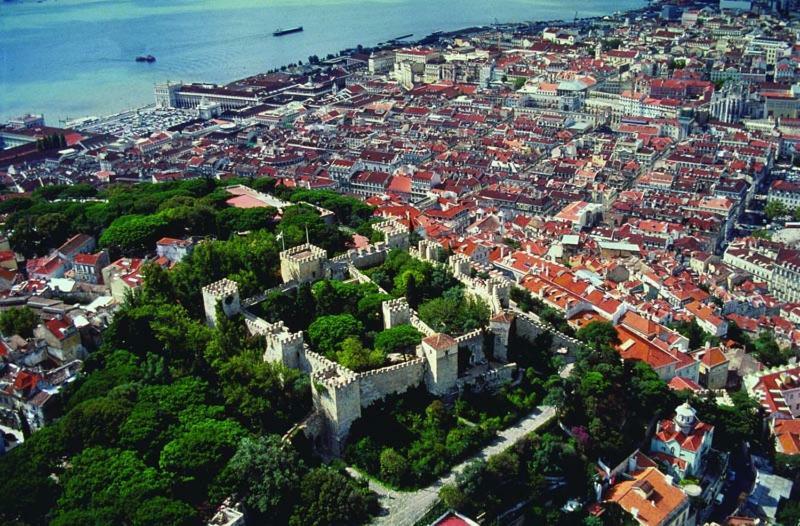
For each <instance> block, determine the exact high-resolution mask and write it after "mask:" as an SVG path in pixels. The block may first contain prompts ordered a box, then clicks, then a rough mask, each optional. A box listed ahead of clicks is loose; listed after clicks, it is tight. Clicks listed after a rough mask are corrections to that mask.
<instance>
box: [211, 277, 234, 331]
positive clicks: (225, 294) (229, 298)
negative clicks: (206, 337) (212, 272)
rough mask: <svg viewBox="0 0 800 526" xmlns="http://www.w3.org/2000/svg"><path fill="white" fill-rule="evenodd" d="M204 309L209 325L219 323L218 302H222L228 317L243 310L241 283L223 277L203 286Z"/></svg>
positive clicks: (223, 309)
mask: <svg viewBox="0 0 800 526" xmlns="http://www.w3.org/2000/svg"><path fill="white" fill-rule="evenodd" d="M202 292H203V309H204V311H205V313H206V323H207V324H208V325H209V327H214V326H216V324H217V303H219V302H221V303H222V311H223V312H224V313H225V315H226V316H227V317H229V318H230V317H231V316H235V315H237V314H239V312H240V311H241V305H240V303H239V284H238V283H236V282H235V281H232V280H229V279H227V278H223V279H221V280H219V281H215V282H214V283H211V284H210V285H206V286H205V287H203V290H202Z"/></svg>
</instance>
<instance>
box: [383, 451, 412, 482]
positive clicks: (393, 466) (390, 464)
mask: <svg viewBox="0 0 800 526" xmlns="http://www.w3.org/2000/svg"><path fill="white" fill-rule="evenodd" d="M380 466H381V478H382V479H384V480H386V481H387V482H390V483H392V484H395V485H398V486H402V485H403V484H405V482H406V477H407V474H408V460H407V459H406V458H405V457H404V456H403V455H401V454H400V453H398V452H397V451H395V450H394V449H393V448H390V447H387V448H385V449H384V450H383V451H381V457H380Z"/></svg>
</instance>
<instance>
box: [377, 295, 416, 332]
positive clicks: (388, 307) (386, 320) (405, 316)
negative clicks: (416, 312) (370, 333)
mask: <svg viewBox="0 0 800 526" xmlns="http://www.w3.org/2000/svg"><path fill="white" fill-rule="evenodd" d="M381 310H382V311H383V328H384V329H391V328H392V327H397V326H398V325H407V324H409V323H411V307H409V305H408V302H407V301H406V299H405V298H397V299H394V300H388V301H384V302H383V303H382V304H381Z"/></svg>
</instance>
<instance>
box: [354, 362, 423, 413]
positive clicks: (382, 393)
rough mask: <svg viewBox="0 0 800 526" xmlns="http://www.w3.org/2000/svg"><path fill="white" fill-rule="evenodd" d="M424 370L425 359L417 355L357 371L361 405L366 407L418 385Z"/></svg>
mask: <svg viewBox="0 0 800 526" xmlns="http://www.w3.org/2000/svg"><path fill="white" fill-rule="evenodd" d="M424 372H425V360H424V359H423V358H419V357H417V358H412V359H411V360H409V361H407V362H403V363H401V364H397V365H390V366H388V367H383V368H381V369H374V370H372V371H366V372H363V373H359V374H358V375H357V378H358V384H359V389H360V395H361V407H368V406H369V405H371V404H372V403H373V402H375V401H377V400H383V399H384V398H386V396H388V395H391V394H399V393H404V392H406V391H408V390H409V389H410V388H412V387H416V386H418V385H419V384H420V383H421V382H422V378H423V374H424Z"/></svg>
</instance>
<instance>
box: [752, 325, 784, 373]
mask: <svg viewBox="0 0 800 526" xmlns="http://www.w3.org/2000/svg"><path fill="white" fill-rule="evenodd" d="M753 347H754V353H755V355H756V356H757V357H758V360H759V361H760V362H761V363H763V364H764V365H766V366H767V367H774V366H776V365H784V364H786V363H787V362H788V361H789V355H788V353H785V352H783V351H782V350H781V348H780V346H779V345H778V342H776V341H775V336H774V334H771V333H769V332H767V331H762V332H761V333H760V334H759V335H758V338H756V340H755V342H753Z"/></svg>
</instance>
